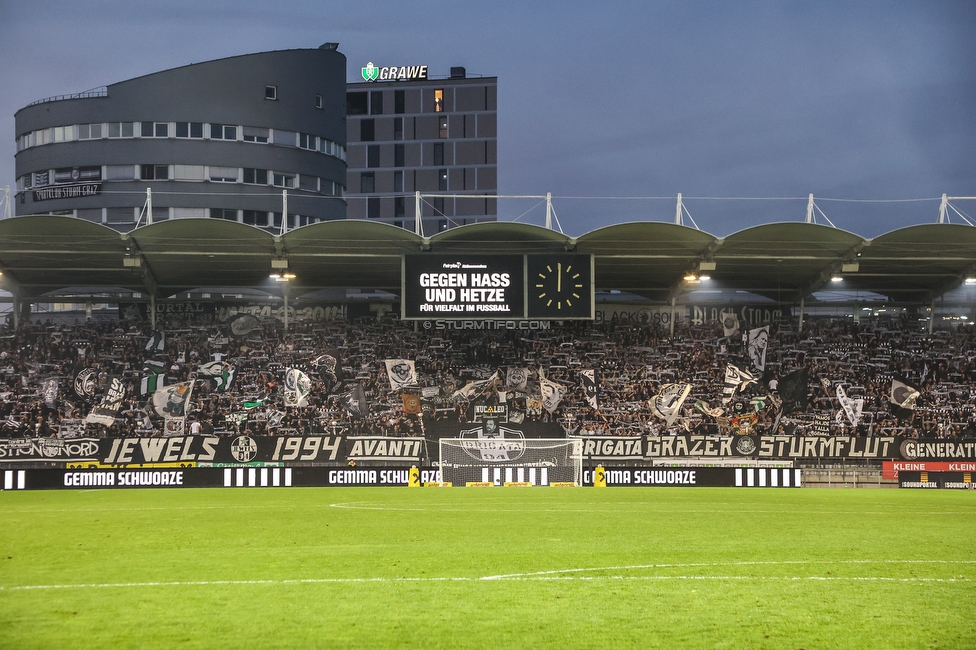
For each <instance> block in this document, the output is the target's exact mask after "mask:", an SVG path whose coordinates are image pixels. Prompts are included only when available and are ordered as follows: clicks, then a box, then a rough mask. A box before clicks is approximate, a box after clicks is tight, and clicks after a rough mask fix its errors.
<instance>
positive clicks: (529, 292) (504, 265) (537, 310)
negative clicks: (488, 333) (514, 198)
mask: <svg viewBox="0 0 976 650" xmlns="http://www.w3.org/2000/svg"><path fill="white" fill-rule="evenodd" d="M401 279H402V284H403V286H402V292H401V296H402V300H401V317H402V318H404V319H416V320H428V319H450V320H524V319H527V318H529V319H540V320H568V319H592V318H593V309H594V304H593V289H594V285H593V257H592V256H591V255H580V254H574V253H562V254H545V255H531V254H530V255H489V254H464V255H438V254H414V255H404V256H403V269H402V274H401Z"/></svg>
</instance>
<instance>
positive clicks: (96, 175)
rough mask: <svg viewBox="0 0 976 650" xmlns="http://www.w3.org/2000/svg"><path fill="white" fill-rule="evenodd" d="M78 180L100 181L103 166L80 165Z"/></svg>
mask: <svg viewBox="0 0 976 650" xmlns="http://www.w3.org/2000/svg"><path fill="white" fill-rule="evenodd" d="M78 180H81V181H100V180H102V168H101V167H79V168H78Z"/></svg>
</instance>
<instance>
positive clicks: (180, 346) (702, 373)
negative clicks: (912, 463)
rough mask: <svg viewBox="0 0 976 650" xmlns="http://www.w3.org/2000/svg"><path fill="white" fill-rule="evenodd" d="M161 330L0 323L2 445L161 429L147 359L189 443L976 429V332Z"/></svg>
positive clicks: (822, 325) (579, 326)
mask: <svg viewBox="0 0 976 650" xmlns="http://www.w3.org/2000/svg"><path fill="white" fill-rule="evenodd" d="M158 327H159V330H160V331H162V332H163V333H164V334H165V346H164V347H163V349H161V350H156V349H149V350H147V342H148V341H149V340H150V337H151V336H152V335H153V331H152V329H151V327H150V326H149V325H148V324H147V323H145V322H142V321H138V320H120V321H114V322H110V323H105V322H103V323H83V324H75V325H71V326H66V325H55V324H51V323H50V322H48V323H37V322H35V323H31V324H25V325H22V326H21V327H20V328H19V329H16V330H14V329H5V330H3V329H0V437H24V436H62V437H70V436H78V435H86V436H116V435H146V436H150V435H164V433H165V431H164V427H163V419H162V418H161V417H160V416H159V415H158V414H157V413H156V411H155V409H154V408H153V405H152V400H151V398H152V395H151V394H141V393H140V382H141V379H142V378H143V377H144V376H145V374H146V371H145V370H144V366H145V362H146V361H147V360H153V361H156V362H157V364H159V363H160V362H161V368H162V370H161V371H160V382H159V384H160V385H162V386H165V385H173V384H174V383H177V382H186V381H194V380H195V381H194V391H193V394H192V397H191V400H190V405H189V408H188V411H189V413H188V416H187V419H186V423H185V430H186V432H187V433H190V432H194V433H214V434H216V435H222V434H224V435H229V434H237V433H239V432H250V433H251V434H253V435H281V434H286V433H287V434H307V433H332V434H374V435H401V436H419V435H424V432H425V431H426V429H427V428H428V427H429V426H430V423H431V422H432V421H437V420H448V421H450V422H457V423H464V422H469V421H471V419H472V412H473V409H474V406H475V405H477V404H484V405H490V406H495V405H498V404H505V406H506V408H507V410H508V417H509V418H511V420H513V421H515V422H521V421H526V420H528V421H531V420H545V421H550V422H558V423H559V424H560V425H562V427H563V428H564V429H565V431H566V432H567V433H571V434H591V435H647V434H650V435H668V434H675V433H683V432H692V433H696V434H718V433H730V432H732V433H763V434H766V433H773V432H774V426H775V433H779V434H786V435H791V434H795V435H799V434H807V433H811V432H813V431H818V432H821V433H822V432H823V431H824V430H825V429H826V430H829V432H830V433H835V434H840V433H843V434H848V435H862V436H863V435H907V436H915V437H952V436H959V437H961V436H971V435H976V406H974V401H976V400H974V398H976V328H974V327H966V326H960V327H956V328H953V329H941V330H937V331H936V332H935V333H933V334H931V335H930V334H928V333H927V330H924V329H923V328H922V327H920V326H919V324H917V323H912V324H909V323H908V322H885V323H879V322H876V323H871V324H864V323H860V324H858V323H853V322H851V321H850V319H847V320H836V319H830V320H822V321H808V322H807V323H806V324H805V325H804V328H803V331H802V332H800V331H797V329H796V325H795V323H789V322H783V323H779V324H776V323H774V324H772V325H771V328H770V332H769V345H768V352H767V356H766V363H765V368H764V370H763V371H759V370H757V369H756V368H755V367H753V366H751V365H750V360H749V357H748V355H747V354H746V350H745V348H744V345H743V341H742V338H741V336H740V335H735V336H725V335H724V331H723V328H722V325H721V324H719V323H705V324H701V325H689V326H681V325H679V326H678V327H677V328H676V331H675V334H674V336H673V338H672V337H671V336H670V333H669V332H668V330H667V329H664V328H662V327H660V326H656V325H640V324H636V323H626V324H618V323H614V322H611V323H602V324H595V323H589V322H577V323H569V322H567V323H553V324H552V326H551V328H549V329H545V330H471V329H465V330H434V331H431V330H426V329H424V328H419V327H417V326H415V324H414V323H412V322H411V323H405V322H400V321H398V320H396V319H393V318H389V317H386V318H384V319H383V320H380V321H377V320H375V319H371V320H362V321H358V322H354V323H352V322H347V321H343V320H336V321H326V322H299V323H291V324H290V326H289V329H288V330H287V331H286V330H285V329H284V327H283V325H282V323H280V322H279V321H275V320H272V321H269V322H265V323H262V324H261V325H260V326H259V327H257V328H256V329H254V330H253V331H251V332H249V333H247V334H245V335H243V336H234V335H233V334H232V333H231V332H230V329H229V328H228V326H227V324H226V323H219V322H216V321H215V320H214V319H213V317H212V316H211V317H207V316H204V317H202V318H197V319H196V320H193V319H192V317H189V316H184V317H172V318H171V319H170V320H168V321H167V322H166V323H161V324H159V326H158ZM323 354H332V355H335V356H336V357H337V358H338V361H339V363H338V367H337V370H338V372H337V373H336V374H337V379H336V380H335V381H333V380H332V379H331V377H328V378H327V377H324V376H322V375H321V374H320V373H319V372H318V369H317V368H316V367H315V366H314V365H312V364H311V363H310V362H311V361H312V360H313V359H315V358H317V357H320V356H321V355H323ZM386 359H406V360H410V361H414V362H415V367H416V375H417V382H416V385H411V386H406V387H402V388H400V389H399V390H394V389H393V387H392V385H391V382H390V380H389V378H388V377H387V375H386V366H385V364H384V360H386ZM214 360H220V361H223V362H226V363H228V364H229V365H230V366H231V367H233V368H234V371H235V376H234V380H233V382H232V383H231V385H230V387H229V388H225V387H221V386H218V385H216V382H215V381H213V380H211V379H209V378H207V377H203V376H201V375H200V374H199V369H200V366H201V365H203V364H205V363H208V362H211V361H214ZM729 363H735V364H737V365H739V366H740V367H742V368H743V369H750V368H751V372H752V373H753V374H754V375H755V376H756V379H757V381H756V382H754V383H752V384H750V385H749V386H747V387H746V388H745V389H744V390H743V391H741V392H740V393H738V394H737V395H735V397H734V398H733V399H732V400H731V401H728V402H723V388H724V378H725V370H726V367H727V365H728V364H729ZM803 366H805V367H806V368H807V370H808V373H807V374H808V377H809V384H808V407H807V409H806V410H805V411H799V412H792V413H783V414H781V413H780V405H781V400H780V399H779V398H778V396H777V391H776V386H777V381H778V379H779V378H781V377H782V376H784V375H786V374H787V373H789V372H790V371H791V370H794V369H797V368H800V367H803ZM86 368H91V369H93V370H94V371H95V377H97V389H96V395H100V394H101V393H103V392H104V391H105V389H106V387H107V385H108V383H109V381H110V379H111V378H112V377H120V378H121V379H122V381H123V383H124V385H125V387H126V392H125V398H124V400H123V402H122V405H121V408H120V409H119V411H118V414H117V417H116V419H115V423H114V424H112V425H111V426H104V425H101V424H93V423H86V422H85V418H86V416H87V414H88V413H89V412H90V411H91V409H92V408H93V406H94V404H95V403H97V401H98V398H97V397H96V398H95V399H88V400H85V399H83V398H82V397H80V396H79V395H77V394H76V392H75V390H74V383H75V382H74V380H75V377H76V376H77V375H78V373H79V372H81V371H82V370H84V369H86ZM288 368H299V369H302V370H303V371H304V372H305V373H306V374H307V375H308V376H309V378H310V379H311V381H312V385H311V390H310V392H309V395H308V405H307V406H303V407H294V406H286V405H285V400H284V396H283V390H282V386H283V380H284V375H285V371H286V369H288ZM512 368H522V369H525V370H527V371H528V382H527V384H526V385H524V386H521V387H516V386H510V385H507V381H508V377H509V374H508V370H509V369H512ZM585 369H593V370H595V376H596V383H597V386H598V390H597V395H596V400H597V406H596V408H594V407H593V406H592V404H591V403H590V402H589V401H588V400H587V395H586V394H585V392H584V390H583V387H582V385H581V377H580V374H581V371H582V370H585ZM540 371H541V374H542V376H544V377H545V378H547V379H548V380H550V381H553V382H556V383H557V384H558V385H560V386H561V387H562V394H561V398H560V399H559V402H558V405H557V406H556V407H555V408H554V409H552V410H551V411H550V410H548V409H547V408H545V406H544V405H543V401H542V399H541V398H540V386H539V378H540ZM894 375H899V376H902V377H904V378H906V379H908V380H910V381H912V382H913V383H915V384H916V385H917V386H918V387H919V388H920V389H921V390H920V392H921V395H920V396H919V398H918V400H917V401H916V403H915V408H914V411H913V412H911V413H909V414H908V415H907V416H904V414H903V417H900V418H898V417H895V416H894V415H893V414H892V411H893V409H892V408H891V404H890V403H889V396H890V390H891V380H892V376H894ZM485 379H491V381H488V382H485V381H484V380H485ZM52 380H54V381H52ZM475 381H479V382H482V383H480V384H475V385H474V386H475V388H473V389H471V390H469V391H465V392H466V393H468V394H464V395H463V396H462V394H461V393H459V392H458V391H460V389H462V388H464V387H465V386H468V385H469V384H470V382H475ZM670 383H688V384H691V392H690V394H689V396H688V397H687V399H686V400H685V402H684V405H683V407H682V409H681V412H680V414H679V415H678V417H676V418H675V419H674V421H673V423H672V424H670V425H668V424H667V423H666V422H665V421H664V420H663V419H661V418H659V417H655V415H654V414H653V412H652V410H651V409H650V408H649V406H648V400H649V399H651V398H652V397H653V396H654V395H656V394H657V393H658V392H659V391H660V389H661V387H662V386H663V385H665V384H670ZM357 385H359V386H361V387H362V389H363V394H364V395H365V398H366V403H367V407H368V408H367V409H365V411H366V412H365V413H363V412H357V411H356V410H355V409H350V408H349V401H348V399H347V397H348V395H349V394H350V392H351V391H352V390H353V389H354V388H356V386H357ZM838 385H840V386H841V387H843V388H844V390H845V391H846V394H847V395H848V396H849V397H850V398H852V399H857V398H861V399H863V404H864V406H863V415H862V417H861V419H860V421H859V422H858V424H857V425H856V426H854V425H852V424H851V422H850V421H849V419H848V418H847V417H846V416H844V414H843V411H842V410H841V409H840V406H839V404H838V401H837V399H836V394H835V391H836V387H837V386H838ZM55 386H56V390H53V387H55ZM404 394H406V395H407V396H412V395H416V396H417V397H418V398H419V399H414V400H409V399H404ZM418 402H419V404H420V405H421V409H420V411H421V412H420V413H417V412H416V411H417V410H418V409H417V408H416V405H417V403H418ZM411 405H412V406H411ZM549 405H550V406H551V404H549Z"/></svg>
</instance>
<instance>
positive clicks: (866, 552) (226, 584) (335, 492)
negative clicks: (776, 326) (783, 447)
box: [0, 488, 976, 649]
mask: <svg viewBox="0 0 976 650" xmlns="http://www.w3.org/2000/svg"><path fill="white" fill-rule="evenodd" d="M974 542H976V493H974V492H972V491H950V490H933V491H921V490H843V489H837V490H827V489H800V490H796V489H779V490H776V489H752V490H750V489H731V488H684V489H682V488H630V489H628V488H608V489H592V488H568V489H559V488H532V489H524V488H523V489H518V488H491V489H475V488H467V489H457V488H454V489H446V488H445V489H426V488H425V489H406V488H281V489H247V488H241V489H184V490H179V491H166V490H161V489H146V490H128V491H123V490H79V491H48V492H40V491H39V492H5V493H0V648H82V647H84V648H93V647H111V648H123V647H132V648H147V647H173V646H181V647H188V648H232V647H248V648H268V647H276V648H290V647H294V648H307V647H341V648H360V647H375V648H391V647H412V648H458V647H471V648H509V647H513V648H600V647H610V648H620V647H640V648H653V647H660V648H678V647H693V648H694V647H702V648H807V649H813V648H886V649H887V648H973V647H976V544H974Z"/></svg>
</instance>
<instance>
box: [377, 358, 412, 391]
mask: <svg viewBox="0 0 976 650" xmlns="http://www.w3.org/2000/svg"><path fill="white" fill-rule="evenodd" d="M383 363H384V364H386V376H387V377H389V379H390V388H391V389H393V390H400V389H401V388H406V387H407V386H416V385H417V365H416V363H415V362H414V361H410V360H408V359H386V360H384V361H383Z"/></svg>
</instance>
